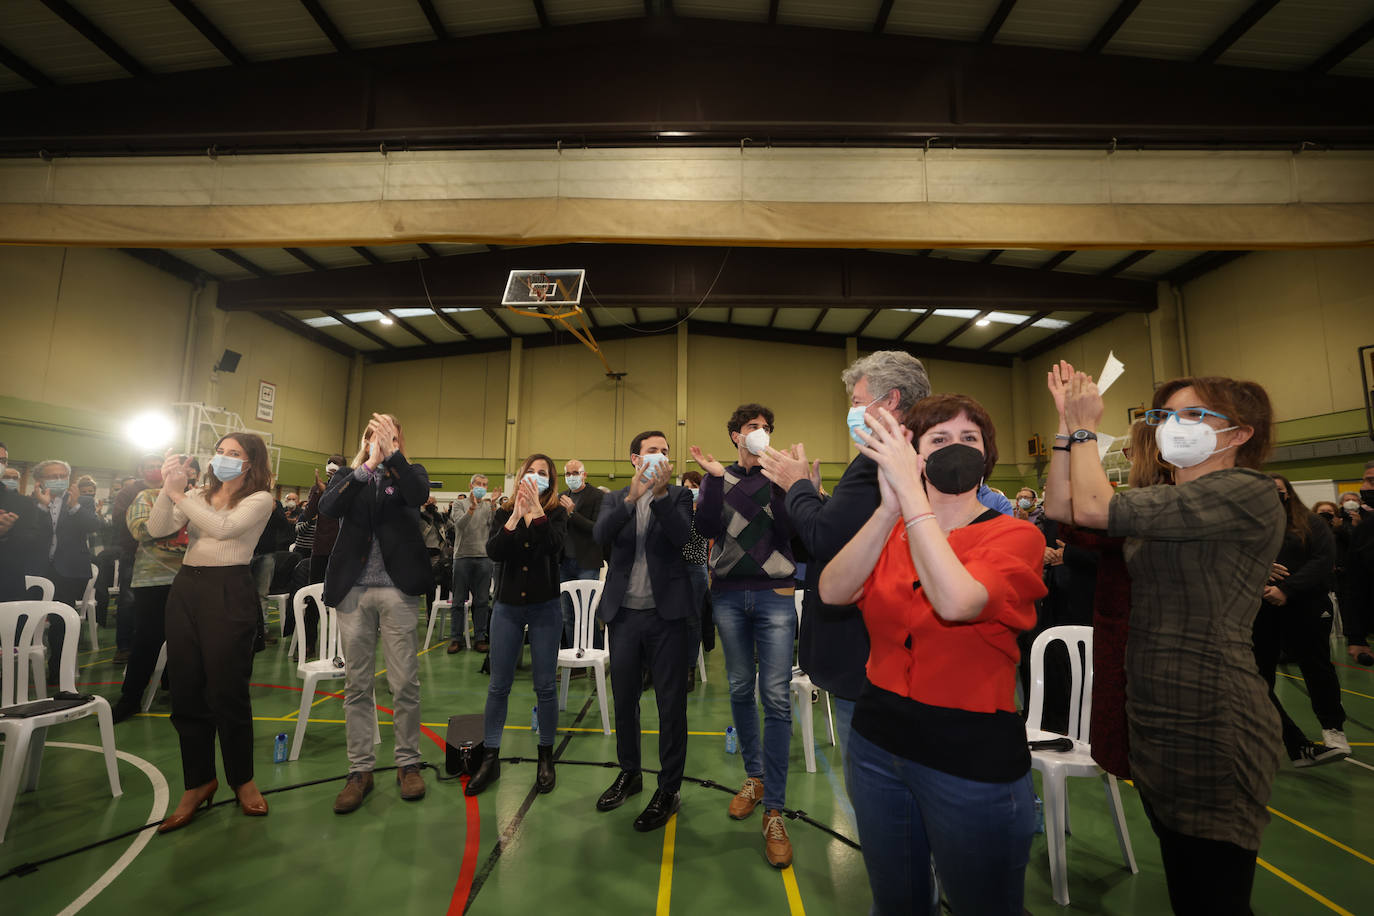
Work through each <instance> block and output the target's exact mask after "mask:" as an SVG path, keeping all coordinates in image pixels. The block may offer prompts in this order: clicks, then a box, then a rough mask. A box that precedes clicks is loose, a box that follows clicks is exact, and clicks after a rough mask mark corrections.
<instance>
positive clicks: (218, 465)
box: [210, 455, 243, 483]
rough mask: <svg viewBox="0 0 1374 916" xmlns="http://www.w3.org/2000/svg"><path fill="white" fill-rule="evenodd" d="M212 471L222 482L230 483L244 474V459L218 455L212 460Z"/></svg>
mask: <svg viewBox="0 0 1374 916" xmlns="http://www.w3.org/2000/svg"><path fill="white" fill-rule="evenodd" d="M210 470H212V471H214V472H215V477H217V478H219V480H220V481H221V482H223V483H228V482H229V481H231V480H233V479H234V478H235V477H237V476H239V475H240V474H242V473H243V459H242V458H231V457H229V456H228V455H216V456H215V457H213V458H211V459H210Z"/></svg>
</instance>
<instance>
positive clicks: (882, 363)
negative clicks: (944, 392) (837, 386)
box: [840, 350, 930, 412]
mask: <svg viewBox="0 0 1374 916" xmlns="http://www.w3.org/2000/svg"><path fill="white" fill-rule="evenodd" d="M840 378H841V379H843V380H844V387H845V390H846V391H848V392H849V393H850V394H851V395H852V394H854V386H855V385H857V384H859V381H860V380H861V379H865V378H866V379H868V392H869V394H871V395H873V396H874V397H875V398H880V397H886V396H887V393H888V392H889V391H891V390H892V389H893V388H896V389H897V391H898V392H900V393H901V397H902V399H901V401H900V402H899V403H898V405H897V409H898V410H901V411H903V412H905V411H907V410H910V409H911V406H912V405H913V404H915V403H916V402H917V401H919V400H921V398H925V397H930V379H929V378H928V377H927V376H926V367H925V366H923V365H921V361H920V360H919V359H917V358H916V357H914V356H912V355H911V354H910V353H907V352H906V351H905V350H879V351H877V352H876V353H870V354H868V355H867V356H864V357H861V358H859V359H857V360H855V361H854V363H853V365H851V366H850V367H849V368H848V369H846V370H844V372H842V373H840Z"/></svg>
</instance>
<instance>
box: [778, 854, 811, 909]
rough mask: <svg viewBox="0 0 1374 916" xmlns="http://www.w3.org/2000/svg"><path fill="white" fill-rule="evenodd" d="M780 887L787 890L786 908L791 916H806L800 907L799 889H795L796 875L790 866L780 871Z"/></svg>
mask: <svg viewBox="0 0 1374 916" xmlns="http://www.w3.org/2000/svg"><path fill="white" fill-rule="evenodd" d="M782 886H783V887H785V888H787V906H788V908H789V909H790V910H791V911H792V916H806V910H805V908H803V907H802V899H801V888H799V887H797V875H796V873H795V872H794V871H792V866H791V865H789V866H787V867H786V868H784V869H783V870H782Z"/></svg>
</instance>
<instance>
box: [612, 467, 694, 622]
mask: <svg viewBox="0 0 1374 916" xmlns="http://www.w3.org/2000/svg"><path fill="white" fill-rule="evenodd" d="M629 492H630V488H629V487H625V488H624V489H622V490H617V491H616V492H614V493H607V494H606V495H605V496H604V497H603V498H602V500H601V511H600V512H599V513H597V516H596V524H595V525H594V526H593V528H592V536H593V537H594V538H596V542H597V543H598V544H600V545H602V546H603V547H609V548H610V566H609V568H608V569H607V570H606V586H605V589H604V590H603V591H602V592H601V602H600V604H598V605H597V608H596V616H598V617H600V618H601V619H602V620H604V621H606V622H607V623H610V622H611V621H613V620H614V619H615V615H616V614H617V613H618V612H619V611H620V603H621V602H622V601H624V600H625V592H626V590H628V589H629V587H630V568H631V567H632V566H634V561H635V546H636V537H635V507H633V506H631V505H629V504H628V503H626V502H625V497H626V496H627V495H628V494H629ZM649 498H650V499H652V502H651V503H650V505H649V509H650V512H649V527H648V531H647V532H646V534H645V537H644V554H645V558H646V559H647V560H648V563H649V584H650V586H652V588H653V592H654V608H655V609H656V610H657V612H658V615H659V616H660V617H662V618H663V619H664V620H678V619H681V618H683V617H686V616H687V615H688V614H691V613H694V612H695V611H696V608H694V607H693V606H692V588H691V584H690V582H689V581H688V578H687V576H688V573H687V563H686V561H684V560H683V559H682V548H683V547H684V546H685V545H686V544H687V542H688V541H689V540H691V537H692V494H691V492H690V491H689V490H687V489H686V488H685V487H677V486H669V487H668V492H667V493H666V494H664V495H663V497H662V498H660V499H653V498H652V497H649Z"/></svg>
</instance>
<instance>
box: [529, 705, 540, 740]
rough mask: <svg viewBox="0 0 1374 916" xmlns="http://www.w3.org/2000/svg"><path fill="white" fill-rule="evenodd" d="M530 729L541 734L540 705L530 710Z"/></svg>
mask: <svg viewBox="0 0 1374 916" xmlns="http://www.w3.org/2000/svg"><path fill="white" fill-rule="evenodd" d="M530 731H532V732H534V733H535V734H536V735H537V734H539V707H538V706H536V707H534V708H533V709H531V710H530Z"/></svg>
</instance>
